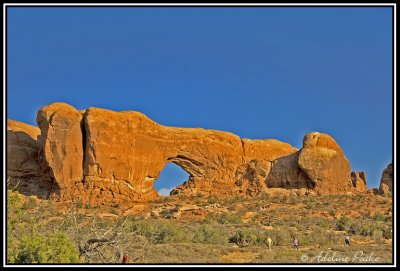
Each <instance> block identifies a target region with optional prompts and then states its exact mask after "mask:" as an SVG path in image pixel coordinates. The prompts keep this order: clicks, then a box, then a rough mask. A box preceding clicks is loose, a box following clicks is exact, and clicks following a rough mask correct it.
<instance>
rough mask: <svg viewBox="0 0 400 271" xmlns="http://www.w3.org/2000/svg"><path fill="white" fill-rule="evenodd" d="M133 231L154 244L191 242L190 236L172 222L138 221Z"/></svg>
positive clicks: (133, 226) (132, 228) (132, 227)
mask: <svg viewBox="0 0 400 271" xmlns="http://www.w3.org/2000/svg"><path fill="white" fill-rule="evenodd" d="M131 231H132V232H134V233H136V234H138V235H142V236H145V237H146V238H147V239H148V240H149V241H150V242H152V243H153V244H166V243H182V242H187V241H189V240H190V237H189V235H188V234H187V233H186V232H185V231H184V230H183V229H182V228H180V227H179V226H178V225H177V224H176V223H175V222H173V221H170V220H146V221H136V222H134V223H133V224H132V226H131Z"/></svg>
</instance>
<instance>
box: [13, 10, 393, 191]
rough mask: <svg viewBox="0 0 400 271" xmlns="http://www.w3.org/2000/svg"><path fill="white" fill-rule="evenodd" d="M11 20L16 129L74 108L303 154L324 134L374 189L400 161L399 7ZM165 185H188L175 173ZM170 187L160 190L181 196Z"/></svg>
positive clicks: (31, 15) (33, 14) (41, 15)
mask: <svg viewBox="0 0 400 271" xmlns="http://www.w3.org/2000/svg"><path fill="white" fill-rule="evenodd" d="M7 15H8V17H7V34H8V37H7V49H8V51H7V53H8V55H7V60H8V66H7V74H8V78H7V79H8V89H7V114H8V118H9V119H14V120H19V121H23V122H26V123H29V124H36V123H35V119H36V113H37V110H38V109H39V108H40V107H41V106H43V105H46V104H49V103H53V102H56V101H63V102H67V103H69V104H71V105H73V106H74V107H76V108H78V109H85V108H88V107H92V106H95V107H102V108H107V109H111V110H116V111H121V110H128V109H129V110H137V111H141V112H143V113H144V114H146V115H147V116H149V117H150V118H152V119H153V120H155V121H157V122H159V123H161V124H164V125H171V126H178V127H203V128H209V129H218V130H223V131H229V132H232V133H235V134H237V135H239V136H240V137H244V138H252V139H260V138H275V139H278V140H282V141H285V142H288V143H290V144H292V145H293V146H295V147H297V148H301V146H302V139H303V136H304V135H305V134H306V133H308V132H310V131H318V132H324V133H328V134H330V135H331V136H333V137H334V138H335V140H336V141H337V142H338V144H339V145H340V146H341V147H342V148H343V150H344V153H345V155H346V156H347V158H348V159H349V160H350V163H351V166H352V170H356V171H366V172H367V183H368V186H369V187H377V186H378V185H379V180H380V176H381V173H382V171H383V169H384V168H385V167H386V165H387V164H388V163H390V162H391V161H392V129H393V128H392V119H393V113H392V99H393V97H392V17H391V16H392V13H391V9H390V8H331V7H329V8H304V7H303V8H249V7H246V8H238V7H235V8H205V7H202V8H172V7H168V8H161V7H159V8H137V7H136V8H115V7H114V8H38V7H35V8H8V13H7ZM163 175H164V173H163ZM165 175H166V176H167V177H166V179H170V180H171V179H174V178H175V179H177V180H178V181H179V183H181V182H182V181H184V180H185V179H181V178H182V176H183V175H182V174H181V173H179V172H178V173H177V172H176V171H174V169H171V167H170V168H169V173H165ZM174 176H175V177H174ZM170 180H166V181H164V182H162V183H163V185H161V182H160V181H158V182H157V181H156V184H157V186H156V187H157V188H158V189H159V188H161V187H165V188H171V187H172V186H175V185H176V184H177V183H172V182H170ZM158 184H160V185H158Z"/></svg>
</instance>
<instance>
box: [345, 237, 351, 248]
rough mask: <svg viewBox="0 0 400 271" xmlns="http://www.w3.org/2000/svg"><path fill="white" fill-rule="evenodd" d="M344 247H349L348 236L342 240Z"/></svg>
mask: <svg viewBox="0 0 400 271" xmlns="http://www.w3.org/2000/svg"><path fill="white" fill-rule="evenodd" d="M344 245H345V246H350V236H348V235H346V237H345V238H344Z"/></svg>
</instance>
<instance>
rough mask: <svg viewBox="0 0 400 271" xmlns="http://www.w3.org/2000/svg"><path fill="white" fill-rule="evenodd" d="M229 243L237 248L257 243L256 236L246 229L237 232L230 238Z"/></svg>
mask: <svg viewBox="0 0 400 271" xmlns="http://www.w3.org/2000/svg"><path fill="white" fill-rule="evenodd" d="M229 242H230V243H235V244H236V245H238V246H239V247H247V246H251V245H254V244H255V243H256V242H257V235H256V234H254V233H253V232H251V231H250V230H247V229H239V230H237V231H236V232H235V233H234V234H233V235H232V236H231V237H230V238H229Z"/></svg>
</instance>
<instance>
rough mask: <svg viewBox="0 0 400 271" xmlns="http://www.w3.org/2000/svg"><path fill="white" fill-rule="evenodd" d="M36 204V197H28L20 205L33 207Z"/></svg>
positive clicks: (27, 207)
mask: <svg viewBox="0 0 400 271" xmlns="http://www.w3.org/2000/svg"><path fill="white" fill-rule="evenodd" d="M36 206H37V202H36V199H35V198H34V197H29V198H28V200H27V201H26V202H25V204H24V205H23V206H22V208H23V209H25V210H28V209H33V208H35V207H36Z"/></svg>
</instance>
